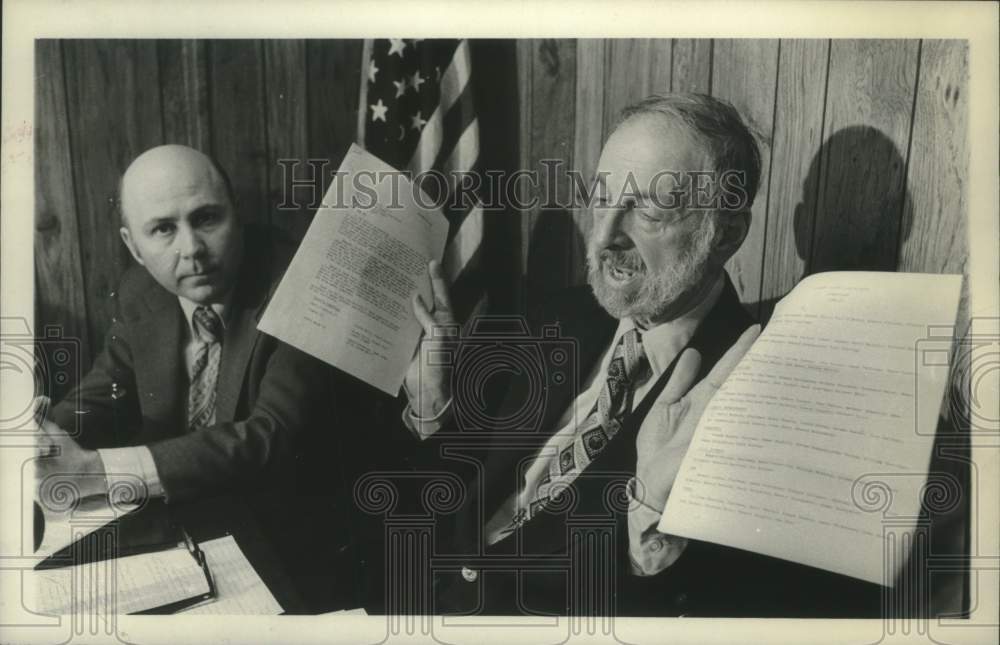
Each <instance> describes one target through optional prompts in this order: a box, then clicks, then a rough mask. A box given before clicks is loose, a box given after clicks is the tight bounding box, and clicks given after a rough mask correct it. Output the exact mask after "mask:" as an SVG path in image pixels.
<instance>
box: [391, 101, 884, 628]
mask: <svg viewBox="0 0 1000 645" xmlns="http://www.w3.org/2000/svg"><path fill="white" fill-rule="evenodd" d="M596 174H597V187H598V188H597V189H598V193H599V195H600V196H599V198H598V202H597V204H596V206H595V208H594V220H593V228H592V230H591V233H590V238H589V240H588V248H587V258H588V267H589V274H588V282H589V283H590V289H586V288H582V289H573V290H570V291H569V292H567V293H565V294H564V295H563V296H561V297H559V298H556V299H553V300H552V301H550V302H548V303H546V305H545V306H544V307H543V308H542V311H541V312H540V313H539V315H538V316H537V317H536V318H535V319H534V320H533V321H532V322H533V323H535V324H538V325H539V327H537V328H536V327H534V326H533V327H532V331H533V332H536V331H537V330H538V329H540V328H541V326H544V325H553V324H557V325H559V332H560V334H561V337H563V338H566V339H572V340H573V341H574V342H575V346H576V351H577V352H578V357H577V365H576V370H577V374H576V375H571V376H570V378H578V380H579V388H578V392H573V394H576V396H575V398H573V397H571V396H566V394H567V393H568V390H567V389H566V388H562V389H560V388H557V387H547V388H546V387H545V386H543V390H542V393H541V396H542V397H544V398H545V402H544V405H545V412H544V414H543V416H542V421H541V423H540V424H539V425H538V426H537V428H528V429H523V428H519V427H501V426H503V420H504V419H512V418H514V417H515V416H516V414H515V413H516V412H517V410H518V407H517V406H518V405H519V404H521V402H522V401H523V400H524V396H523V392H520V393H519V392H514V391H513V390H516V387H513V386H512V387H510V388H505V387H500V388H498V391H497V392H495V393H489V394H487V395H486V396H485V401H486V402H485V403H480V402H479V401H478V400H473V399H474V397H473V399H469V396H468V395H464V398H463V395H461V393H460V392H454V391H452V384H453V383H455V381H453V380H452V370H453V369H454V367H453V366H452V365H449V364H442V363H441V362H440V361H439V360H437V361H436V360H434V359H433V358H432V357H433V355H434V354H435V353H437V354H440V350H441V349H442V347H443V345H442V344H441V343H440V341H439V339H440V335H435V329H436V328H438V329H439V328H440V326H442V325H444V326H448V325H452V324H453V323H454V319H453V317H452V314H451V312H450V306H449V301H448V295H447V288H446V282H445V280H444V278H443V275H442V272H441V269H440V267H439V266H438V265H437V264H435V263H432V265H431V269H430V273H431V282H432V285H433V292H434V293H433V296H434V297H433V301H426V300H425V299H422V298H419V297H415V298H414V305H413V306H414V310H415V313H416V315H417V318H418V320H419V321H420V322H421V325H422V326H423V329H424V333H425V336H424V340H423V341H422V351H421V354H420V356H418V358H417V360H416V362H415V364H414V366H413V368H411V370H410V372H409V373H408V375H407V379H406V384H405V385H406V391H407V394H408V396H409V406H408V407H407V409H406V410H405V411H404V422H405V424H406V425H407V427H408V428H409V430H410V431H411V432H412V433H413V434H414V435H415V436H418V437H419V438H421V439H422V440H423V441H424V443H425V445H426V444H430V446H429V452H434V451H435V450H436V447H435V446H434V444H435V442H441V443H443V442H445V441H447V439H446V437H455V436H456V435H455V433H456V432H459V433H461V432H465V433H467V434H474V432H475V431H477V430H479V431H482V430H483V429H484V427H482V426H480V427H474V428H470V427H462V418H463V416H462V414H461V412H462V410H461V406H463V405H464V406H470V405H471V406H477V407H479V408H481V409H480V410H479V411H480V412H483V413H484V414H485V415H486V416H488V417H490V418H491V419H493V420H494V421H496V422H497V423H495V424H494V425H493V431H494V432H495V433H496V438H495V439H494V440H493V442H492V443H491V444H490V448H489V450H487V451H486V452H485V453H484V457H483V461H484V463H483V464H481V465H480V466H479V467H478V468H477V469H476V472H475V474H474V475H473V476H472V482H471V484H470V485H469V487H468V490H467V491H466V492H465V495H464V499H463V503H462V506H461V508H460V509H459V510H458V511H457V512H456V513H454V514H451V515H445V516H442V517H441V520H440V521H439V522H438V525H437V533H436V536H435V555H452V556H454V557H455V561H456V562H461V566H458V565H456V566H455V567H454V570H453V571H448V572H439V575H438V576H437V577H436V579H435V583H434V595H435V598H434V604H433V607H434V612H435V613H453V612H459V613H483V614H529V613H549V612H552V613H558V614H566V613H571V614H572V613H587V614H590V613H597V614H618V615H696V616H741V615H746V616H837V615H848V616H862V615H877V612H878V602H879V592H878V587H877V586H876V585H871V584H867V583H863V582H859V581H856V580H852V579H850V578H847V577H845V576H838V575H835V574H832V573H828V572H824V571H821V570H819V569H812V568H809V567H805V566H802V565H798V564H794V563H791V562H787V561H784V560H779V559H776V558H770V557H764V556H760V555H756V554H753V553H749V552H746V551H741V550H737V549H732V548H727V547H724V546H720V545H716V544H711V543H707V542H700V541H696V540H689V539H685V538H682V537H677V536H673V535H670V534H667V533H663V532H660V531H659V530H658V523H659V521H660V516H661V513H662V512H663V509H664V507H665V506H666V502H667V500H668V498H669V496H670V495H671V489H672V486H673V483H674V478H675V477H676V475H677V472H678V469H679V468H680V464H681V460H682V458H683V457H684V455H685V453H686V451H687V448H688V444H689V443H690V441H691V434H692V432H693V431H694V429H695V426H696V424H697V422H698V419H699V417H700V416H701V412H702V411H703V410H704V408H705V406H706V404H707V403H708V401H709V399H710V398H711V396H712V394H713V392H714V391H715V390H717V389H718V388H719V386H720V384H721V383H722V382H723V381H724V380H725V379H726V377H727V376H728V374H729V373H730V372H731V371H732V370H733V368H734V367H735V365H736V364H737V363H738V362H739V360H740V358H741V357H742V356H743V355H744V353H746V351H747V349H748V348H749V347H750V345H751V344H753V342H754V339H755V338H756V336H757V334H758V333H759V328H758V327H757V326H755V325H753V320H752V319H751V318H750V316H749V315H748V314H747V313H746V312H745V310H744V309H743V308H742V306H741V304H740V302H739V299H738V296H737V294H736V291H735V289H734V287H733V285H732V283H731V281H730V279H729V277H728V275H727V274H726V272H725V270H724V268H723V267H724V265H725V263H726V261H727V260H728V259H729V258H730V257H732V256H733V254H734V253H735V252H736V251H737V250H738V249H739V247H740V246H741V244H742V243H743V241H744V239H745V238H746V235H747V232H748V230H749V227H750V225H751V213H750V207H751V205H752V203H753V200H754V196H755V194H756V192H757V184H758V181H759V178H760V154H759V151H758V148H757V144H756V142H755V141H754V139H753V136H752V135H751V134H750V132H749V130H748V129H747V127H746V126H745V125H744V123H743V120H742V118H741V117H740V115H739V114H738V112H737V111H736V110H735V109H734V108H733V107H732V106H731V105H729V104H728V103H725V102H723V101H720V100H717V99H714V98H711V97H707V96H701V95H667V96H654V97H650V98H647V99H645V100H643V101H640V102H639V103H637V104H635V105H633V106H631V107H629V108H626V110H625V111H624V113H623V119H622V121H621V122H620V123H619V125H618V127H617V128H616V129H615V130H614V131H613V133H612V134H611V136H610V137H609V139H608V141H607V142H606V143H605V146H604V149H603V152H602V155H601V158H600V161H599V163H598V167H597V172H596ZM706 178H707V181H706ZM543 349H544V348H543ZM448 350H449V351H450V352H451V353H452V355H459V354H460V353H461V351H460V349H456V348H455V347H450V348H448ZM459 385H461V384H459ZM490 385H491V386H492V385H494V383H490ZM456 408H458V409H456ZM484 411H485V412H484ZM465 418H468V417H465ZM488 430H489V429H487V431H488ZM512 437H513V438H512ZM456 463H458V462H457V461H455V460H448V459H445V460H444V461H443V462H439V465H440V466H441V467H448V465H449V464H452V465H454V464H456ZM609 491H617V492H618V493H623V492H624V494H625V496H627V501H625V502H622V503H621V504H619V505H617V506H616V505H615V504H614V503H612V502H610V501H609V500H610V499H611V498H610V497H609ZM621 496H622V495H619V497H621ZM609 515H610V517H611V521H612V522H613V523H614V526H615V529H614V531H613V534H614V539H613V540H612V542H611V544H612V545H614V546H612V547H610V548H609V549H606V550H604V551H600V552H599V553H591V555H587V556H584V557H586V558H588V560H587V561H586V562H584V561H581V560H572V557H575V556H572V553H573V549H574V547H573V545H572V542H573V538H572V537H571V534H572V533H573V530H574V528H573V527H574V526H575V525H576V523H578V520H579V519H580V518H585V517H588V516H589V517H605V518H607V517H609ZM560 557H562V558H564V559H566V558H570V560H567V561H572V562H573V564H572V565H571V569H575V571H571V573H570V575H568V576H567V575H566V571H562V570H552V567H550V568H549V569H548V570H546V569H545V567H537V566H534V565H533V564H532V560H533V558H534V560H535V561H538V560H539V559H540V560H541V561H544V560H545V559H546V558H549V559H550V560H551V559H552V558H555V560H556V561H558V560H559V558H560ZM590 560H593V561H590ZM586 567H591V568H593V567H598V568H602V567H603V568H604V570H605V571H606V572H609V573H606V575H605V578H604V579H603V582H602V581H601V579H600V577H599V576H592V577H590V578H587V577H586V575H585V574H584V575H582V576H581V577H575V576H577V575H578V574H581V571H582V570H583V569H584V568H586ZM581 581H582V582H581ZM584 587H585V588H584ZM583 597H589V598H590V600H583V601H581V598H583ZM581 603H582V604H581Z"/></svg>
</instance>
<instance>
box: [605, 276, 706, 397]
mask: <svg viewBox="0 0 1000 645" xmlns="http://www.w3.org/2000/svg"><path fill="white" fill-rule="evenodd" d="M724 284H725V279H724V278H723V275H721V274H720V275H719V278H718V280H716V281H715V284H714V285H712V288H711V289H710V290H709V292H708V295H707V296H705V298H704V299H703V300H702V301H701V302H700V303H698V304H697V305H696V306H695V307H693V308H691V309H690V310H688V311H687V313H685V314H683V315H681V316H678V317H677V318H674V319H673V320H671V321H668V322H665V323H661V324H659V325H657V326H656V327H651V328H649V329H647V330H645V331H643V332H642V347H643V350H644V351H645V352H646V357H647V358H648V359H649V366H650V367H651V368H652V370H653V378H654V379H656V378H659V377H660V375H662V374H663V372H664V371H665V370H666V369H667V367H669V366H670V363H671V362H673V360H674V359H675V358H676V357H677V354H679V353H680V351H681V350H682V349H684V347H685V346H686V345H687V344H688V341H690V340H691V337H692V336H694V332H695V330H697V329H698V325H700V324H701V321H702V320H704V319H705V316H707V315H708V312H709V311H710V310H711V309H712V307H714V306H715V303H716V302H718V301H719V296H720V295H721V294H722V287H723V285H724ZM635 327H636V324H635V321H634V320H632V319H631V318H622V319H621V321H620V322H619V323H618V329H617V330H616V331H615V336H614V338H613V339H612V345H611V346H612V347H617V346H618V341H619V340H621V337H622V336H623V335H624V334H625V332H627V331H629V330H631V329H635Z"/></svg>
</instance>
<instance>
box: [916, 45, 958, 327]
mask: <svg viewBox="0 0 1000 645" xmlns="http://www.w3.org/2000/svg"><path fill="white" fill-rule="evenodd" d="M968 70H969V48H968V43H967V42H966V41H961V40H925V41H923V43H922V46H921V52H920V79H919V81H918V84H917V97H916V105H915V112H914V117H913V119H914V121H913V137H912V140H911V142H910V157H909V159H910V163H909V168H908V177H907V184H908V187H909V191H908V198H909V201H908V202H907V204H906V205H905V208H906V209H907V210H909V211H910V212H912V213H913V227H912V230H911V231H910V234H909V235H908V236H905V237H904V238H902V239H901V244H900V250H899V270H900V271H918V272H927V273H966V272H967V269H968V258H969V247H968V196H967V194H966V193H967V191H968V182H967V180H966V177H968V168H969V134H968V117H969V103H968V96H969V92H968V89H969V79H968V73H969V72H968ZM968 304H969V303H968V284H964V285H963V288H962V300H961V302H960V303H959V316H958V329H965V328H966V327H967V326H968Z"/></svg>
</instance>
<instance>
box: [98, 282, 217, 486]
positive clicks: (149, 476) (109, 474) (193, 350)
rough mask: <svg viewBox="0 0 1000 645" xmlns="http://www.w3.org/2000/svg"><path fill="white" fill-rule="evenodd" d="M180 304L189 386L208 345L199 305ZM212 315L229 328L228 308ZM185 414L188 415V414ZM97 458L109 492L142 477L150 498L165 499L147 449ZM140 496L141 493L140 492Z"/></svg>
mask: <svg viewBox="0 0 1000 645" xmlns="http://www.w3.org/2000/svg"><path fill="white" fill-rule="evenodd" d="M177 300H178V301H180V305H181V310H182V311H183V312H184V319H185V320H186V321H187V325H186V326H185V330H184V331H185V334H184V337H183V339H182V341H181V342H182V346H183V358H184V369H185V372H186V373H187V377H188V382H189V383H190V382H191V377H192V376H193V371H194V364H195V361H196V360H197V358H198V352H199V351H201V348H202V347H203V346H204V345H205V343H204V342H202V340H201V339H200V338H199V337H198V333H197V332H196V331H195V328H194V311H195V309H197V308H198V307H199V306H200V305H198V304H197V303H194V302H192V301H190V300H188V299H187V298H182V297H180V296H178V297H177ZM210 306H211V308H212V311H214V312H215V313H216V314H218V315H219V319H220V320H222V328H223V329H225V327H226V308H227V305H226V304H224V303H222V304H213V305H210ZM185 414H186V412H185ZM97 454H98V455H100V457H101V463H102V464H103V465H104V477H105V480H106V481H107V485H108V489H109V490H110V489H111V488H112V487H113V486H114V485H115V484H116V483H118V482H122V483H123V484H124V485H128V486H130V485H131V484H132V483H134V481H135V480H134V478H135V477H139V479H140V480H141V481H142V483H143V484H144V485H145V489H146V491H145V492H146V496H147V497H164V496H165V495H164V491H163V484H162V483H161V482H160V474H159V472H157V470H156V464H155V463H154V462H153V453H152V452H151V451H150V450H149V448H148V447H146V446H129V447H127V448H100V449H98V450H97ZM140 492H141V491H140Z"/></svg>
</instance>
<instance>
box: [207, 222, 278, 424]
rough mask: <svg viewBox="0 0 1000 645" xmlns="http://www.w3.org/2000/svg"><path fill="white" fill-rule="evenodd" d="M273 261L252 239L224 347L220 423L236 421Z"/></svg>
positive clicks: (217, 403) (217, 410) (217, 417)
mask: <svg viewBox="0 0 1000 645" xmlns="http://www.w3.org/2000/svg"><path fill="white" fill-rule="evenodd" d="M270 260H271V258H269V257H268V256H267V254H266V253H265V252H264V249H263V245H262V244H261V243H260V242H259V240H256V238H253V237H250V236H248V238H247V247H246V253H245V255H244V262H243V269H244V273H243V275H242V276H241V278H240V282H239V283H238V284H237V286H236V291H235V293H234V295H233V301H232V311H231V312H230V313H229V314H228V315H227V317H228V320H227V323H226V334H225V337H224V339H223V343H222V358H221V361H220V365H219V381H218V384H217V385H216V390H215V392H216V399H215V420H216V422H219V423H223V422H229V421H233V420H234V419H235V418H236V413H237V407H238V406H239V402H240V393H241V392H242V389H243V382H244V380H245V378H244V377H245V375H246V370H247V363H248V362H249V361H250V356H251V355H252V354H253V349H254V347H255V346H256V344H257V340H258V338H259V336H260V335H259V334H258V333H257V321H258V319H259V318H260V316H261V314H262V313H263V309H264V305H265V304H266V303H267V297H268V294H269V288H270V286H271V285H270V283H269V280H267V277H266V276H267V275H268V268H269V266H270Z"/></svg>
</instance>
